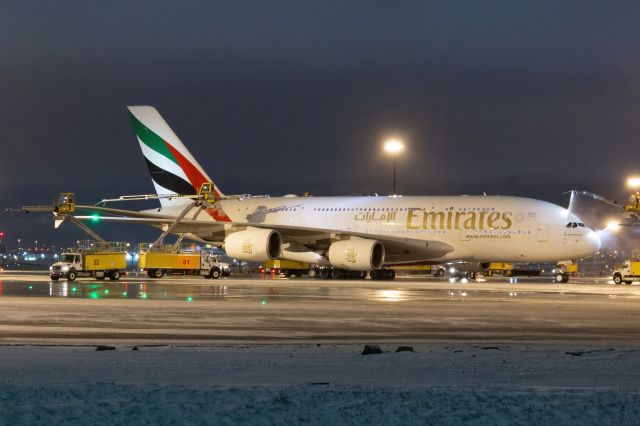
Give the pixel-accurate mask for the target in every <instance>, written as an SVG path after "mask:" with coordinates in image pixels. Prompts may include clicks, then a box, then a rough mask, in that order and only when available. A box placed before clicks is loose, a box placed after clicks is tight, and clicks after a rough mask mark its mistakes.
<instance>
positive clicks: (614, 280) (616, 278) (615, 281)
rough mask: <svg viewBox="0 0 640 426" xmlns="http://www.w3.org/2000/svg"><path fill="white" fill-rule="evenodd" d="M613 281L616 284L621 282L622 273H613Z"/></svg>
mask: <svg viewBox="0 0 640 426" xmlns="http://www.w3.org/2000/svg"><path fill="white" fill-rule="evenodd" d="M613 282H614V283H616V284H621V283H622V275H620V274H615V275H614V276H613Z"/></svg>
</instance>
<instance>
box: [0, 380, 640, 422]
mask: <svg viewBox="0 0 640 426" xmlns="http://www.w3.org/2000/svg"><path fill="white" fill-rule="evenodd" d="M639 403H640V394H639V393H638V392H630V391H611V390H606V391H602V390H584V389H583V390H543V389H525V390H516V391H514V390H508V389H501V388H483V389H468V388H427V389H404V388H379V387H373V388H364V387H356V388H350V387H334V386H322V385H318V386H314V385H307V386H293V387H248V388H245V387H243V388H226V387H213V388H207V387H182V386H152V385H146V386H145V385H120V384H115V383H99V384H75V385H71V384H64V385H62V384H61V385H44V386H43V385H40V386H28V385H20V384H15V383H3V384H2V385H0V405H1V406H2V411H1V412H0V423H1V424H13V425H21V424H25V425H26V424H29V425H33V424H71V423H72V424H96V423H97V424H103V423H110V424H176V423H191V424H194V423H195V424H250V425H253V424H257V425H262V424H300V423H305V424H317V425H320V424H322V425H327V424H345V423H348V424H380V423H384V424H398V425H400V424H401V425H408V424H409V425H411V424H425V423H428V424H430V423H436V424H459V423H461V422H464V423H466V424H563V425H570V424H576V425H578V424H580V425H584V424H632V423H636V422H637V421H638V419H640V408H639V407H640V404H639Z"/></svg>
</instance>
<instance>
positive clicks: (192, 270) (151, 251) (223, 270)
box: [138, 243, 231, 279]
mask: <svg viewBox="0 0 640 426" xmlns="http://www.w3.org/2000/svg"><path fill="white" fill-rule="evenodd" d="M138 268H139V269H140V270H141V271H145V272H146V273H147V276H148V277H149V278H162V277H164V276H165V275H171V274H182V275H203V276H204V277H205V278H207V279H210V278H213V279H217V278H220V277H228V276H229V275H231V265H229V264H228V263H226V262H222V257H221V256H219V255H216V254H213V253H211V252H209V251H206V250H200V251H186V250H184V249H182V248H181V247H177V246H175V245H163V244H159V245H151V244H146V243H143V244H140V255H139V257H138Z"/></svg>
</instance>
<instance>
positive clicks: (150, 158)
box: [127, 106, 223, 207]
mask: <svg viewBox="0 0 640 426" xmlns="http://www.w3.org/2000/svg"><path fill="white" fill-rule="evenodd" d="M127 109H128V110H129V118H130V119H131V123H132V124H133V129H134V130H135V132H136V136H137V138H138V142H139V143H140V148H141V149H142V154H143V155H144V158H145V160H146V162H147V167H148V168H149V173H150V174H151V180H152V181H153V185H154V186H155V188H156V193H157V194H159V195H166V194H180V195H192V194H197V192H198V190H199V189H200V185H202V184H203V183H204V182H212V180H211V178H210V177H209V176H208V175H207V173H206V172H205V171H204V169H203V168H202V167H201V166H200V164H198V162H197V161H196V159H195V158H194V157H193V156H192V155H191V153H190V152H189V150H188V149H187V148H186V147H185V146H184V145H183V143H182V142H181V141H180V139H179V138H178V136H176V134H175V133H174V132H173V130H171V127H169V125H168V124H167V122H166V121H164V119H163V118H162V116H161V115H160V113H159V112H158V111H157V110H156V109H155V108H154V107H152V106H128V107H127ZM213 187H214V191H215V195H216V196H222V195H223V194H222V193H221V192H220V189H219V188H218V187H217V186H216V185H215V184H214V185H213ZM188 202H189V200H185V199H177V200H175V199H168V198H161V199H160V204H161V205H162V206H163V207H167V206H172V205H176V204H186V203H188Z"/></svg>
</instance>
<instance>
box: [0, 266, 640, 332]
mask: <svg viewBox="0 0 640 426" xmlns="http://www.w3.org/2000/svg"><path fill="white" fill-rule="evenodd" d="M638 319H640V285H638V284H634V285H629V286H627V285H618V286H616V285H613V284H612V282H611V281H610V280H609V279H608V278H602V279H599V280H595V279H578V280H574V281H573V282H572V283H569V284H560V283H553V282H552V281H551V279H550V278H521V279H517V280H516V279H511V280H509V279H506V278H491V279H487V280H486V281H484V282H466V281H457V280H456V281H449V280H446V279H437V278H431V277H401V278H398V279H396V280H395V281H371V280H353V281H346V280H315V279H309V278H302V279H285V278H277V277H271V276H268V275H267V276H266V277H260V276H235V277H230V278H224V279H219V280H205V279H204V278H203V277H189V278H184V277H168V278H164V279H160V280H152V279H149V278H147V277H143V276H140V277H135V276H133V277H132V276H130V277H127V278H126V279H123V280H120V281H113V282H112V281H109V280H105V281H97V280H94V279H79V280H77V281H75V282H67V281H58V282H53V281H50V279H49V277H48V275H47V274H46V273H20V272H0V341H3V342H7V343H25V342H27V343H33V342H37V343H74V344H76V343H83V344H84V343H96V342H97V343H101V342H102V343H103V342H123V341H127V342H133V343H139V344H154V343H167V342H180V343H195V344H211V343H224V342H247V343H251V342H262V343H264V342H273V343H278V342H291V341H296V342H335V341H340V342H360V341H369V340H371V339H378V340H380V339H381V340H385V341H387V340H388V341H425V340H482V341H510V340H518V341H557V340H569V341H598V342H602V341H617V342H628V343H631V342H636V343H637V342H640V328H639V327H637V326H636V324H637V320H638Z"/></svg>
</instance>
